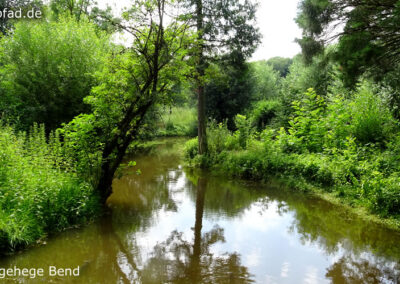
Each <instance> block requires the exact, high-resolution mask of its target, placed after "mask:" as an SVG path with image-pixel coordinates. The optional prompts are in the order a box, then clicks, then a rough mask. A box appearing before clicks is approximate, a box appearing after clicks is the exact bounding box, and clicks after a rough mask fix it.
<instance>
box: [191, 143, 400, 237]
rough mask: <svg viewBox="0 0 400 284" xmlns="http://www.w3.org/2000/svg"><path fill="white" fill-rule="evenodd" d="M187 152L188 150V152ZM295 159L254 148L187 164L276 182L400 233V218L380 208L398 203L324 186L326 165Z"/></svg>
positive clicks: (346, 188)
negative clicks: (322, 171)
mask: <svg viewBox="0 0 400 284" xmlns="http://www.w3.org/2000/svg"><path fill="white" fill-rule="evenodd" d="M189 144H190V142H189ZM189 146H190V145H189ZM188 150H189V149H188V148H187V150H186V151H188ZM189 151H190V150H189ZM186 153H188V152H186ZM187 158H188V157H187ZM293 158H294V157H293V156H285V155H281V156H279V155H273V156H269V157H268V153H267V152H264V151H262V150H261V151H257V150H256V149H251V150H242V151H240V150H239V151H223V152H221V153H220V154H219V155H217V156H213V157H210V156H207V157H206V156H204V157H201V156H195V157H192V158H189V159H188V161H189V165H191V166H201V167H206V168H209V169H211V170H212V171H213V172H215V173H216V174H220V175H227V174H228V175H230V176H232V177H239V178H244V179H249V180H256V181H269V180H270V179H273V180H277V181H278V182H279V183H282V184H284V185H286V186H288V187H290V188H292V189H293V190H299V191H303V192H307V193H312V194H314V195H316V196H318V197H320V198H322V199H324V200H327V201H329V202H331V203H333V204H335V205H341V206H345V207H347V208H348V209H350V210H351V211H352V212H354V213H356V214H357V215H358V216H360V217H361V218H363V219H365V220H366V221H373V222H376V223H381V224H384V225H385V226H387V227H389V228H391V229H395V230H398V231H400V218H399V216H398V215H390V213H387V214H382V213H381V212H380V211H379V209H380V208H379V207H378V206H382V205H381V203H384V202H386V203H388V202H390V204H389V205H390V206H392V207H393V210H397V208H396V207H395V206H396V205H395V204H396V202H397V200H394V201H390V200H381V198H382V197H379V196H377V197H375V200H368V197H366V196H362V195H361V194H360V191H361V190H362V189H363V188H362V187H357V186H355V185H350V184H348V185H338V184H331V185H327V184H324V183H323V182H322V180H321V176H320V175H319V173H318V172H320V171H321V166H324V167H325V166H326V165H325V164H324V165H323V164H320V165H319V166H316V165H315V164H310V163H308V162H307V160H306V158H305V157H296V159H293ZM275 162H276V163H275ZM327 175H329V173H328V174H327ZM371 182H372V183H374V182H376V180H373V177H372V178H371ZM383 190H385V189H383ZM379 201H380V202H381V203H378V204H377V203H376V202H379ZM393 203H395V204H393Z"/></svg>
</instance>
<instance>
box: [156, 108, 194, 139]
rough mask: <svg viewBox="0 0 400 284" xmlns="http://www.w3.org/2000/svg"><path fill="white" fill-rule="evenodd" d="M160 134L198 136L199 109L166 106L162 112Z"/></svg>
mask: <svg viewBox="0 0 400 284" xmlns="http://www.w3.org/2000/svg"><path fill="white" fill-rule="evenodd" d="M159 135H160V136H191V137H193V136H196V135H197V111H196V109H194V108H188V107H173V108H166V109H165V110H164V111H163V112H162V114H161V123H160V127H159Z"/></svg>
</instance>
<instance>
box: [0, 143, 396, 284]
mask: <svg viewBox="0 0 400 284" xmlns="http://www.w3.org/2000/svg"><path fill="white" fill-rule="evenodd" d="M183 143H184V140H182V139H178V140H177V139H173V140H166V142H165V143H163V144H162V145H160V146H159V147H157V148H156V149H154V150H152V151H151V152H149V153H142V154H141V155H139V156H136V157H132V159H134V160H135V161H136V162H137V166H136V167H135V168H134V169H131V170H128V171H127V172H125V175H124V176H123V177H121V178H120V179H115V181H114V184H113V191H114V193H113V195H112V196H111V197H110V198H109V201H108V204H109V207H110V208H111V213H110V214H109V215H107V216H105V217H103V218H102V219H100V220H98V221H97V222H95V223H94V224H91V225H88V226H85V227H83V228H80V229H74V230H69V231H67V232H64V233H61V234H59V235H58V236H56V237H52V238H50V239H49V240H48V241H47V244H46V245H42V246H38V247H35V248H31V249H29V250H27V251H24V252H21V253H18V254H17V255H14V256H11V257H7V258H3V259H1V260H0V267H5V268H7V267H14V266H17V267H19V268H23V267H28V268H31V267H36V268H47V267H48V266H56V267H61V268H62V267H64V268H74V267H77V266H79V267H80V276H79V277H50V276H47V275H46V276H45V277H44V278H37V279H29V278H23V277H19V278H12V279H8V282H10V283H14V282H20V283H35V282H36V283H44V282H48V283H62V282H67V283H400V265H399V261H400V235H399V233H397V232H394V231H392V230H389V229H386V228H384V227H382V226H380V225H377V224H373V223H368V222H365V221H363V220H361V219H359V218H357V217H356V216H354V215H353V214H351V213H349V212H348V211H347V210H345V209H344V208H341V207H338V206H334V205H331V204H329V203H327V202H325V201H323V200H321V199H318V198H315V197H310V196H307V195H305V194H303V193H299V192H296V191H291V190H289V189H286V188H284V187H282V186H279V185H277V184H269V185H265V184H259V183H255V182H246V181H238V180H229V179H228V178H224V177H221V176H219V177H217V176H213V175H211V174H210V173H207V172H200V171H196V170H190V169H184V168H183V167H182V160H181V155H180V154H181V153H180V152H181V150H182V147H181V146H182V144H183ZM137 169H140V170H141V172H142V173H141V174H140V175H138V174H137V173H136V170H137ZM6 282H7V281H6Z"/></svg>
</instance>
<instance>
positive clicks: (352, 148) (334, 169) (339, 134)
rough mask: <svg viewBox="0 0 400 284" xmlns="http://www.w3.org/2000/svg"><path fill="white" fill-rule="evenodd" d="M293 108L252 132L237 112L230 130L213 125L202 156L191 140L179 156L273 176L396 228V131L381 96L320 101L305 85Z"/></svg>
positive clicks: (399, 182)
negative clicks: (279, 123)
mask: <svg viewBox="0 0 400 284" xmlns="http://www.w3.org/2000/svg"><path fill="white" fill-rule="evenodd" d="M293 108H294V115H293V117H292V118H291V119H290V121H289V125H290V126H289V127H287V128H280V129H274V128H267V129H265V130H264V131H262V132H261V133H257V132H255V131H252V130H251V128H250V126H249V125H248V124H247V119H246V117H244V116H238V117H237V126H238V130H237V131H236V132H234V133H231V132H229V131H228V130H227V128H226V126H225V125H223V124H212V125H211V127H210V128H209V132H208V135H209V137H208V143H209V153H208V155H207V156H198V155H197V148H196V145H197V141H196V139H193V140H190V141H189V142H188V143H187V145H186V157H187V159H188V160H189V162H190V163H192V164H196V165H202V166H206V167H212V168H214V169H216V170H218V171H222V172H224V173H228V174H230V175H234V176H240V177H244V178H251V179H268V178H269V177H271V176H278V177H279V178H280V179H281V180H283V181H286V182H287V183H290V185H291V186H293V187H295V188H299V189H312V190H313V191H315V192H319V193H320V194H325V195H326V196H329V199H332V200H336V202H337V201H340V202H341V203H344V204H347V205H349V206H351V207H354V208H358V209H360V208H361V211H363V212H368V213H369V214H373V215H375V216H377V217H379V218H380V219H381V220H386V222H387V223H390V224H391V225H392V227H397V228H400V159H399V158H400V134H399V130H398V125H397V122H396V121H395V119H393V117H392V116H391V114H390V112H389V111H388V109H387V108H386V107H385V104H384V102H382V101H381V100H379V99H378V98H377V97H376V96H374V94H373V93H371V92H370V91H369V90H366V89H360V90H359V92H358V94H356V95H355V96H354V97H353V98H352V99H344V98H342V97H339V96H335V97H331V98H329V99H326V100H325V99H323V98H321V97H320V96H317V95H316V94H315V92H313V91H312V90H310V91H309V92H307V93H306V94H305V95H304V98H303V99H302V100H301V101H295V102H293Z"/></svg>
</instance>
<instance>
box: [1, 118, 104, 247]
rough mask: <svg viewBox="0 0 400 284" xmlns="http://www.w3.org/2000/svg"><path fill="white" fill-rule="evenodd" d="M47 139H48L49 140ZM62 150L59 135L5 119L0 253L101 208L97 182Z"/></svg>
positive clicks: (80, 221)
mask: <svg viewBox="0 0 400 284" xmlns="http://www.w3.org/2000/svg"><path fill="white" fill-rule="evenodd" d="M47 140H48V141H47ZM73 168H74V167H73V165H72V163H70V162H68V160H67V159H66V158H65V157H64V156H63V147H62V143H61V142H60V139H59V137H58V135H56V134H51V135H50V139H47V138H46V135H45V131H44V127H37V126H34V127H33V128H32V130H31V132H30V134H29V135H26V134H25V133H15V132H14V129H13V128H12V127H10V126H6V125H4V124H0V253H1V252H7V251H10V250H14V249H17V248H20V247H22V246H25V245H29V244H32V243H34V242H35V241H37V240H38V239H40V238H42V237H44V236H46V235H47V234H49V233H51V232H55V231H60V230H63V229H65V228H67V227H70V226H73V225H76V224H78V223H82V222H86V221H87V220H88V219H90V218H91V217H92V216H94V215H95V214H96V213H97V212H98V209H99V205H98V204H99V203H98V198H97V196H96V194H95V193H94V191H93V188H92V186H91V185H90V184H89V183H88V182H86V181H84V180H82V179H81V178H80V177H79V176H78V174H77V173H76V172H74V170H73Z"/></svg>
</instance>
